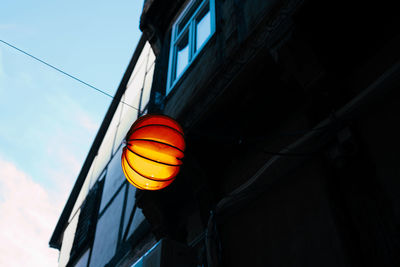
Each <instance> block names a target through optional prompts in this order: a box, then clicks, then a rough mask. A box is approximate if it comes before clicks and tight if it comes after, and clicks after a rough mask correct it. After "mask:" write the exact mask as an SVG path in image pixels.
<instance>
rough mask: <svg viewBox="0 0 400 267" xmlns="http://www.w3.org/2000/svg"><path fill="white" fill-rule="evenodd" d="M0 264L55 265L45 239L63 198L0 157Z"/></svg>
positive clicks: (54, 222) (51, 251)
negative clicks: (57, 196) (48, 190)
mask: <svg viewBox="0 0 400 267" xmlns="http://www.w3.org/2000/svg"><path fill="white" fill-rule="evenodd" d="M0 174H1V175H0V196H1V197H0V229H1V230H0V251H1V253H0V266H40V267H42V266H57V264H58V251H57V250H55V249H50V248H49V247H48V241H49V238H50V236H51V233H52V231H53V229H54V226H55V224H56V222H57V219H58V216H59V214H60V212H61V209H62V207H63V199H59V198H58V199H59V200H58V201H57V198H56V197H55V195H56V194H55V192H54V193H49V192H47V191H46V190H45V189H44V187H42V186H41V185H39V184H38V183H35V182H34V181H33V180H32V178H31V177H29V176H28V175H27V174H25V173H24V172H22V171H20V170H18V169H17V167H16V166H15V165H14V164H12V163H11V162H8V161H5V160H3V159H2V158H0Z"/></svg>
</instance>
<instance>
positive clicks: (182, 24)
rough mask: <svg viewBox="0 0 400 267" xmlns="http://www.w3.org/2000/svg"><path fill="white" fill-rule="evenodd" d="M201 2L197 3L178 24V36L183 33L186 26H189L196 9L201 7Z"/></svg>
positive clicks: (199, 0)
mask: <svg viewBox="0 0 400 267" xmlns="http://www.w3.org/2000/svg"><path fill="white" fill-rule="evenodd" d="M201 2H202V1H201V0H197V1H195V2H194V3H193V4H192V5H191V6H190V7H189V8H188V9H187V10H186V12H185V15H184V16H183V17H182V18H181V19H180V21H179V24H178V33H177V34H178V35H179V33H181V32H182V30H183V29H184V28H185V26H186V25H187V24H188V22H189V20H190V18H191V17H192V16H193V14H194V12H195V11H196V9H197V8H198V7H199V6H200V4H201Z"/></svg>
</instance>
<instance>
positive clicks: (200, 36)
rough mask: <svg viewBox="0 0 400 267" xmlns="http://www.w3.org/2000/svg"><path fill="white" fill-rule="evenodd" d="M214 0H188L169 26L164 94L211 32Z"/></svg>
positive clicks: (213, 27) (199, 49)
mask: <svg viewBox="0 0 400 267" xmlns="http://www.w3.org/2000/svg"><path fill="white" fill-rule="evenodd" d="M214 1H215V0H192V1H190V3H189V4H188V5H187V6H186V8H185V9H184V10H183V12H182V14H181V15H180V16H179V17H178V19H177V20H176V21H175V23H174V24H173V26H172V32H171V47H170V54H169V55H170V56H169V66H168V81H167V93H166V94H167V95H168V93H169V92H170V91H171V90H172V89H173V87H174V86H175V84H176V83H177V82H178V80H179V79H180V77H181V76H182V74H183V73H184V72H185V71H186V69H187V68H188V67H189V66H190V64H191V63H192V62H193V61H194V60H195V58H196V57H197V55H198V54H199V52H200V51H201V50H202V48H203V47H204V45H205V44H206V43H207V41H208V40H209V39H210V38H211V36H212V35H213V34H214V32H215V2H214Z"/></svg>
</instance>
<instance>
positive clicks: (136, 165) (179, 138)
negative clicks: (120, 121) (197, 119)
mask: <svg viewBox="0 0 400 267" xmlns="http://www.w3.org/2000/svg"><path fill="white" fill-rule="evenodd" d="M184 150H185V140H184V137H183V131H182V128H181V126H180V125H179V124H178V123H177V122H176V121H175V120H173V119H172V118H170V117H168V116H165V115H145V116H143V117H140V118H139V119H137V120H136V122H135V123H134V124H133V125H132V126H131V129H130V130H129V132H128V134H127V136H126V146H125V147H124V149H123V152H122V169H123V171H124V174H125V177H126V179H127V180H128V181H129V182H130V183H131V184H132V185H134V186H135V187H137V188H139V189H144V190H159V189H162V188H164V187H166V186H168V185H170V184H171V183H172V182H173V181H174V179H175V176H176V175H177V174H178V172H179V169H180V166H181V165H182V158H183V155H184V154H183V152H184Z"/></svg>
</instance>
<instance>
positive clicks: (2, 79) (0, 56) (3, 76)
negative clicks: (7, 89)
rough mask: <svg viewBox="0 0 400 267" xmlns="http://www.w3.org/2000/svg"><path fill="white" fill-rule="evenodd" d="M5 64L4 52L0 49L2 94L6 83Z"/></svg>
mask: <svg viewBox="0 0 400 267" xmlns="http://www.w3.org/2000/svg"><path fill="white" fill-rule="evenodd" d="M5 75H6V74H5V72H4V63H3V52H2V51H1V47H0V92H1V91H3V88H4V81H5Z"/></svg>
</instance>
